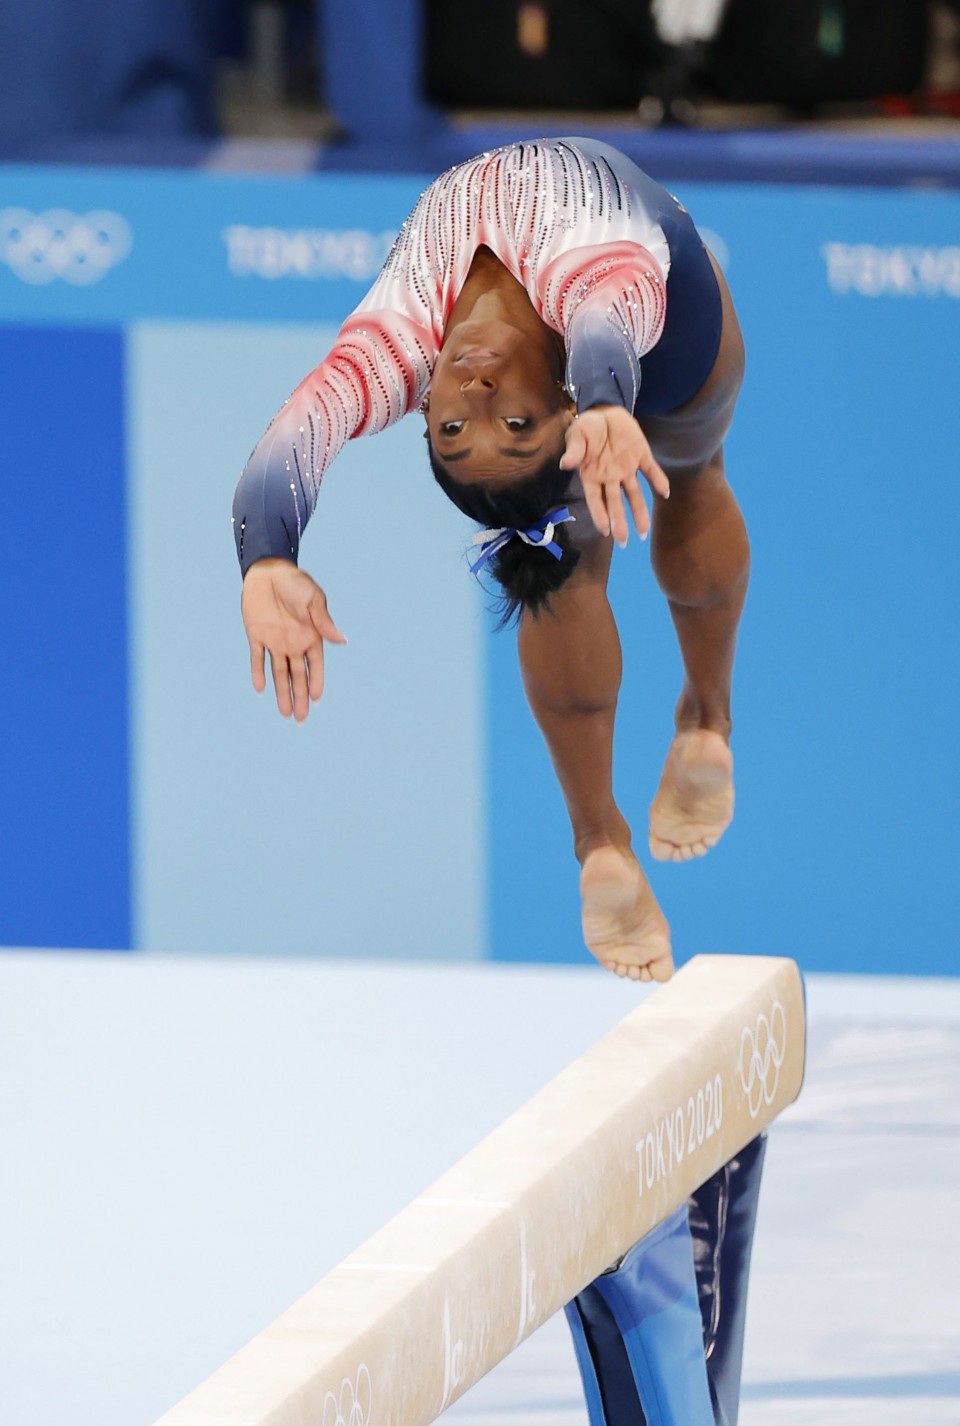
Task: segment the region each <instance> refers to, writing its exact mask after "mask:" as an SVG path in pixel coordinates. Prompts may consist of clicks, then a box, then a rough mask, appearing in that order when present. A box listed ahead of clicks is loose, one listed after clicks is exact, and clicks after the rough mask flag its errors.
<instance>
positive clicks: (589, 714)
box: [518, 538, 673, 980]
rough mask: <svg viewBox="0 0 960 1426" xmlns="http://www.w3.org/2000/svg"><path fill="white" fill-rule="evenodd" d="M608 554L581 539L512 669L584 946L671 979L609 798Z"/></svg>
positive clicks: (617, 667)
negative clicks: (568, 864) (542, 744)
mask: <svg viewBox="0 0 960 1426" xmlns="http://www.w3.org/2000/svg"><path fill="white" fill-rule="evenodd" d="M610 552H611V541H610V540H602V539H599V538H588V539H586V540H585V541H584V543H583V545H582V546H581V558H580V563H579V565H578V566H577V568H576V570H575V571H574V574H573V575H572V577H571V578H570V579H569V580H568V581H567V583H566V584H565V585H564V586H563V587H562V589H560V590H558V591H557V593H556V594H554V595H553V596H552V597H551V600H550V607H549V610H547V611H545V612H543V613H541V614H540V615H539V617H538V618H534V617H533V616H532V615H530V614H527V613H525V614H524V615H523V617H522V619H521V622H520V633H519V641H518V642H519V651H520V667H521V671H522V674H523V682H524V688H525V690H526V694H527V701H528V702H529V704H530V708H531V711H532V713H533V715H534V718H535V719H536V721H537V723H538V725H539V727H540V730H541V732H542V733H543V736H544V738H545V739H546V743H547V747H548V748H549V750H550V756H551V758H552V759H553V765H554V767H555V769H556V772H557V777H558V779H559V781H560V786H561V788H562V789H563V795H564V798H565V800H566V804H567V810H568V812H569V814H570V821H571V824H572V827H573V838H574V850H575V852H576V856H577V860H578V861H579V862H580V866H581V872H580V893H581V896H582V899H583V935H584V940H585V941H586V943H587V946H588V948H589V949H590V950H591V951H592V953H593V954H594V955H595V956H596V957H597V960H598V961H600V963H601V964H602V965H603V966H605V967H606V968H607V969H608V970H612V971H614V972H615V973H616V974H617V975H622V976H629V977H630V978H631V979H633V980H651V979H652V980H666V979H668V977H669V976H670V975H671V974H672V971H673V961H672V959H671V955H670V930H669V927H668V925H667V922H666V919H665V917H664V915H663V912H662V911H661V910H660V907H659V906H658V904H657V901H656V898H655V896H654V894H653V892H652V891H651V889H650V886H649V884H648V882H647V879H646V877H645V875H644V873H643V869H642V867H641V866H640V863H639V862H638V861H637V859H636V857H635V856H634V854H633V851H632V849H631V845H630V828H629V827H628V826H627V823H626V821H625V819H624V817H623V814H622V813H621V812H620V809H619V808H618V807H617V804H616V802H615V800H614V796H613V727H614V719H615V716H616V708H617V696H618V694H619V691H620V678H621V671H622V659H621V653H620V638H619V635H618V634H617V626H616V623H615V621H614V617H613V612H612V611H611V609H610V605H609V602H608V600H607V591H606V584H607V575H608V572H609V568H610Z"/></svg>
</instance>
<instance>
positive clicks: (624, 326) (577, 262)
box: [545, 242, 667, 411]
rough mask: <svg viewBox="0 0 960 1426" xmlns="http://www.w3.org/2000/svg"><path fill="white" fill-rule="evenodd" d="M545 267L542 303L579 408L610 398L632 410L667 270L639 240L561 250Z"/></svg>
mask: <svg viewBox="0 0 960 1426" xmlns="http://www.w3.org/2000/svg"><path fill="white" fill-rule="evenodd" d="M552 269H553V270H552V271H551V272H549V273H548V274H547V283H546V293H545V296H546V299H547V301H546V303H545V305H549V306H552V307H553V308H554V309H555V311H556V314H557V325H558V326H559V328H560V330H561V331H562V332H563V334H564V344H565V346H566V351H567V386H568V388H569V390H570V391H571V392H572V394H573V396H574V399H575V400H576V403H577V410H578V411H587V410H589V409H590V407H591V406H598V405H601V404H612V405H617V406H624V407H626V409H627V410H628V411H632V410H633V407H634V404H635V402H636V399H637V392H638V391H639V389H640V362H641V359H642V358H643V357H644V356H645V355H646V354H647V352H648V351H650V350H651V348H652V347H654V346H656V344H657V342H658V341H659V339H660V336H661V334H662V332H663V326H664V322H665V320H666V314H667V294H666V274H665V273H664V271H663V268H662V267H661V266H660V263H659V262H658V261H657V259H656V258H655V257H654V256H653V254H652V253H650V252H649V251H648V250H647V249H646V248H644V247H642V246H641V245H640V244H638V243H632V242H618V243H611V244H607V245H606V246H604V247H603V248H592V247H591V248H580V249H575V250H574V251H572V252H569V253H565V254H563V255H562V257H561V258H559V259H557V261H556V262H555V263H554V264H553V265H552Z"/></svg>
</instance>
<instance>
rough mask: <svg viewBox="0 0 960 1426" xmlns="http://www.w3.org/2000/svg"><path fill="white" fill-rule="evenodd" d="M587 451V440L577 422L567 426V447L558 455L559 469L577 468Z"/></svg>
mask: <svg viewBox="0 0 960 1426" xmlns="http://www.w3.org/2000/svg"><path fill="white" fill-rule="evenodd" d="M586 453H587V442H586V437H585V436H584V433H583V429H582V427H581V426H580V425H579V423H578V422H576V421H575V422H574V423H573V425H572V426H569V427H568V428H567V448H566V450H565V451H564V453H563V455H562V456H561V457H560V469H561V470H577V469H578V468H579V466H580V465H582V463H583V458H584V456H585V455H586Z"/></svg>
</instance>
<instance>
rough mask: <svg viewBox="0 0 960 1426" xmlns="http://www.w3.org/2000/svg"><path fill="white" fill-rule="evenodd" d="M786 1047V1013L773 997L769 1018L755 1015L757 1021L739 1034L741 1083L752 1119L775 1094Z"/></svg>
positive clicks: (770, 1101) (770, 1102)
mask: <svg viewBox="0 0 960 1426" xmlns="http://www.w3.org/2000/svg"><path fill="white" fill-rule="evenodd" d="M786 1049H787V1017H786V1014H785V1012H784V1009H783V1006H782V1005H781V1004H780V1002H779V1000H775V1001H774V1002H773V1009H772V1010H771V1012H770V1018H769V1019H768V1018H767V1016H766V1015H764V1014H760V1015H758V1016H757V1023H756V1025H754V1026H753V1027H752V1028H751V1026H749V1025H745V1026H744V1027H743V1034H742V1035H741V1036H740V1066H739V1067H740V1083H741V1085H742V1086H743V1092H744V1094H745V1095H746V1096H747V1108H748V1109H749V1111H750V1118H751V1119H756V1117H757V1115H758V1114H759V1113H760V1106H761V1105H763V1104H766V1105H768V1106H769V1105H771V1104H772V1103H773V1101H774V1099H775V1098H776V1094H777V1086H778V1084H779V1083H780V1066H781V1065H782V1064H783V1057H784V1054H785V1053H786Z"/></svg>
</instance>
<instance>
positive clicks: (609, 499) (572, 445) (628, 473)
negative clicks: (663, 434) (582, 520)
mask: <svg viewBox="0 0 960 1426" xmlns="http://www.w3.org/2000/svg"><path fill="white" fill-rule="evenodd" d="M566 442H567V448H566V451H565V452H564V454H563V455H562V456H561V458H560V468H561V470H579V472H580V481H581V484H582V485H583V493H584V496H585V497H586V501H587V509H588V510H589V511H590V518H591V519H592V520H593V523H594V525H596V527H597V529H598V530H599V531H600V534H601V535H612V536H613V538H614V539H615V540H616V542H617V544H618V545H620V546H621V548H622V547H623V546H624V545H625V544H626V543H627V531H628V528H629V527H628V522H627V512H626V507H625V504H624V497H626V503H627V504H628V505H629V506H630V513H631V514H632V515H633V522H634V524H635V525H636V527H637V532H638V534H639V535H640V538H641V539H643V540H645V539H646V538H647V535H648V533H649V531H650V514H649V512H648V510H647V502H646V501H645V500H644V498H643V489H642V487H641V485H640V481H639V479H638V476H639V475H643V476H644V477H645V479H646V480H647V482H648V484H649V486H650V488H651V490H653V491H655V492H656V493H657V495H661V496H663V498H664V499H666V498H667V497H668V496H669V494H670V482H669V481H668V479H667V477H666V475H665V474H664V473H663V471H662V470H661V469H660V466H659V465H658V464H657V462H656V460H655V459H654V455H653V452H652V451H651V449H650V442H649V441H648V440H647V438H646V436H645V435H644V434H643V431H642V430H641V429H640V426H639V424H638V423H637V421H636V419H635V418H634V416H633V415H632V414H631V413H630V412H629V411H627V410H626V409H625V407H623V406H592V407H591V408H590V410H589V411H584V412H582V413H581V414H580V415H579V416H578V417H577V418H576V420H575V421H573V422H572V423H571V424H570V426H569V427H568V428H567V436H566Z"/></svg>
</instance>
